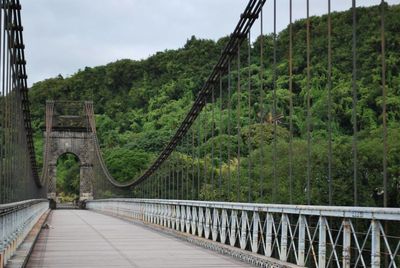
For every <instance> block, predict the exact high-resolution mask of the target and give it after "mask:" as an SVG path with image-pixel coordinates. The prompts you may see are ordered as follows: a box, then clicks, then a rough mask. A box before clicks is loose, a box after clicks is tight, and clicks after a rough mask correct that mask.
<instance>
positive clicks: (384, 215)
mask: <svg viewBox="0 0 400 268" xmlns="http://www.w3.org/2000/svg"><path fill="white" fill-rule="evenodd" d="M88 202H127V203H131V202H136V203H137V202H140V203H148V204H165V205H179V206H198V207H206V208H218V209H234V210H247V211H257V212H275V213H287V214H297V215H307V216H326V217H343V218H359V219H376V220H389V221H399V220H400V208H381V207H352V206H312V205H310V206H308V205H287V204H258V203H235V202H218V201H195V200H167V199H136V198H110V199H98V200H91V201H88Z"/></svg>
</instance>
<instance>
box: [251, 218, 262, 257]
mask: <svg viewBox="0 0 400 268" xmlns="http://www.w3.org/2000/svg"><path fill="white" fill-rule="evenodd" d="M259 224H260V215H259V214H258V212H254V213H253V237H252V239H251V251H252V252H253V253H257V252H258V225H259Z"/></svg>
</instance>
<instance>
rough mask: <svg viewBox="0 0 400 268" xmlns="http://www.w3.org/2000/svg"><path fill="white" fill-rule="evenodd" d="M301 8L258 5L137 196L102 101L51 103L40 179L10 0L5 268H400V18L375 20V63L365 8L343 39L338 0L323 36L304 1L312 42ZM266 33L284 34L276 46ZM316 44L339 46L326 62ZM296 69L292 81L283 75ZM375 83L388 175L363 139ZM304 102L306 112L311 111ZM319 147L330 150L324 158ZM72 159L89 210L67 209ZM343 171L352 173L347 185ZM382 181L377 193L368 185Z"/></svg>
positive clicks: (351, 17)
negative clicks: (343, 134)
mask: <svg viewBox="0 0 400 268" xmlns="http://www.w3.org/2000/svg"><path fill="white" fill-rule="evenodd" d="M287 2H288V8H287V10H277V3H276V0H274V1H266V0H249V1H248V3H247V5H246V7H245V10H244V11H243V12H242V14H240V17H239V22H238V23H237V25H236V27H235V28H234V30H233V33H232V34H231V35H230V36H229V37H228V38H227V39H226V44H225V48H224V50H223V51H222V52H221V54H220V56H219V59H216V64H215V66H214V67H213V69H212V70H210V74H209V76H208V78H207V79H206V80H205V82H204V84H203V87H202V88H201V89H199V92H198V94H197V96H196V98H195V100H194V101H193V104H192V106H191V107H190V109H189V110H188V111H187V113H186V116H185V117H184V118H183V120H182V122H181V123H180V125H179V126H178V127H177V128H176V129H174V130H173V133H174V134H173V135H171V139H170V140H169V142H168V143H167V144H165V147H164V148H163V149H162V150H161V151H160V153H159V155H158V156H157V157H155V158H154V160H153V162H152V163H151V165H150V166H149V167H148V168H147V169H146V170H145V171H143V172H141V174H140V176H138V177H137V178H132V180H130V181H125V182H121V181H119V180H118V178H114V177H113V176H112V174H111V173H110V172H109V171H108V169H107V166H106V164H105V161H104V160H103V156H102V152H101V144H100V142H99V139H98V137H97V131H96V120H95V105H96V103H93V102H92V101H90V100H82V101H72V100H71V101H58V100H48V101H47V103H45V104H43V107H44V109H45V128H44V129H42V132H43V141H44V142H43V144H44V145H43V161H41V162H42V163H40V165H39V164H38V161H37V154H36V152H35V150H38V148H35V146H34V129H33V127H32V123H31V112H30V102H29V98H28V84H27V73H26V59H25V53H24V50H25V45H24V40H23V26H22V19H21V4H20V2H19V0H2V1H1V13H0V28H1V31H0V44H1V47H0V50H1V53H0V57H1V58H0V62H1V64H0V82H1V86H0V91H1V95H0V146H1V147H0V233H1V239H0V268H1V267H25V266H27V267H67V266H68V267H109V266H118V267H156V266H159V267H248V266H259V267H398V266H399V265H400V231H399V228H398V224H399V223H400V209H399V208H398V203H396V202H397V201H396V200H395V198H393V197H392V196H397V195H398V192H399V189H400V186H399V183H400V181H399V180H398V179H399V176H400V175H399V174H400V173H399V167H400V161H399V157H398V154H399V148H398V147H395V146H394V145H393V144H392V143H391V141H393V140H394V139H396V133H398V132H399V131H400V129H399V127H398V126H399V116H398V113H396V111H398V110H399V108H400V107H398V101H397V104H396V102H393V97H394V99H396V98H397V100H398V99H399V98H400V96H399V90H398V86H399V84H398V83H397V84H396V79H394V78H393V77H396V75H397V78H398V77H399V70H398V67H399V65H397V63H398V62H399V61H398V59H397V58H393V55H395V54H394V51H396V50H398V49H399V44H395V43H393V41H392V40H387V36H388V32H390V31H395V34H399V33H398V32H396V31H397V30H398V28H396V27H397V26H396V25H395V26H393V25H387V24H386V23H385V22H386V21H385V19H386V18H387V16H388V12H390V6H389V5H388V4H387V3H385V2H384V1H382V2H381V3H380V5H378V6H376V7H374V8H375V9H374V10H375V12H374V13H373V16H375V17H372V15H371V17H369V18H368V19H369V20H370V21H371V24H372V23H375V22H376V25H372V26H371V27H372V28H373V29H375V30H374V36H375V39H374V40H375V43H374V44H371V46H373V48H374V50H373V51H374V53H375V54H373V53H372V54H369V55H368V53H365V51H359V44H360V43H361V42H364V40H363V39H362V38H363V35H362V34H361V32H362V31H363V29H360V28H359V27H358V22H359V19H360V15H359V14H360V13H359V12H358V11H359V9H358V6H357V1H356V0H352V2H351V3H352V6H351V8H350V10H349V11H347V15H348V19H347V21H348V23H349V24H348V25H347V26H346V27H344V25H335V24H334V20H333V19H332V17H333V11H332V8H331V2H335V1H334V0H327V1H326V7H327V9H326V11H325V12H324V13H325V15H324V16H322V17H321V21H323V23H321V24H319V25H313V24H312V23H311V22H312V17H311V16H310V12H309V11H310V3H309V1H308V0H307V1H303V2H304V3H303V2H302V3H301V5H303V7H304V8H305V10H306V11H307V12H306V16H305V17H304V19H303V24H301V25H304V27H303V28H302V29H297V28H296V29H295V27H294V25H295V24H294V20H293V18H294V15H295V13H296V12H297V11H298V10H296V9H295V8H293V3H292V0H289V1H287ZM293 2H294V3H296V4H298V3H297V2H298V1H293ZM265 12H269V13H268V14H272V15H268V16H266V15H265ZM280 12H286V13H288V15H289V21H288V22H287V24H288V27H287V30H286V31H285V33H284V34H285V35H286V38H287V41H288V42H285V43H282V42H278V38H277V36H278V33H277V27H276V25H277V19H279V14H281V13H280ZM263 14H264V15H263ZM395 15H397V16H398V15H400V14H395ZM363 19H365V18H363ZM265 23H269V24H270V25H272V26H273V32H272V33H269V34H266V33H265V32H264V31H265V29H264V27H265V26H264V24H265ZM341 27H343V28H344V29H345V30H343V31H339V30H338V29H340V28H341ZM393 29H397V30H393ZM299 32H301V34H299ZM316 34H319V35H322V36H323V37H324V43H323V44H319V45H318V47H317V49H316V48H315V47H314V46H313V38H314V36H315V35H316ZM340 34H343V35H344V36H340ZM254 39H256V40H257V41H256V42H254V43H252V40H254ZM337 42H348V44H349V45H348V53H347V54H346V55H348V56H346V57H340V59H339V60H338V59H337V58H336V56H337V55H336V54H335V53H336V51H335V46H334V44H337ZM296 44H297V45H298V44H301V46H300V47H301V49H300V50H299V49H295V47H296ZM312 48H314V49H312ZM360 54H361V55H362V57H368V56H369V57H371V59H368V60H369V62H372V63H373V64H375V65H374V70H370V72H360V65H362V62H363V61H362V58H360V56H359V55H360ZM315 56H316V58H315ZM299 57H300V58H304V62H305V65H304V66H299ZM388 58H390V60H388ZM282 59H284V62H285V65H284V66H282V65H278V62H279V61H278V60H282ZM393 62H394V63H393ZM343 66H345V67H346V68H347V67H348V68H349V69H350V70H351V72H350V73H349V74H348V78H349V79H348V81H347V82H348V83H347V85H348V89H349V90H348V92H349V93H350V94H349V95H345V96H339V97H338V96H337V92H338V90H337V88H336V87H337V84H336V82H337V81H336V79H337V76H336V74H337V72H340V71H343V70H341V68H344V67H343ZM343 72H344V71H343ZM389 74H390V75H389ZM301 75H303V76H304V79H302V80H301V81H299V80H300V79H299V77H300V76H301ZM370 76H374V79H371V77H370ZM315 77H319V78H321V77H322V78H323V79H322V81H323V82H322V84H318V83H316V82H315V79H313V78H315ZM256 78H257V79H256ZM365 81H367V82H368V81H371V82H370V83H373V87H374V88H373V90H374V92H375V94H376V95H377V96H379V99H380V102H379V105H377V107H376V109H377V111H378V114H377V115H376V117H377V118H378V119H377V122H378V123H377V126H376V129H377V131H378V132H379V136H378V143H374V146H376V147H379V148H376V149H377V150H376V152H377V154H379V157H377V158H378V159H380V162H379V163H373V164H372V163H369V162H368V159H367V160H365V159H364V160H363V157H366V156H365V155H363V150H362V146H361V142H360V140H359V139H361V138H362V137H361V135H360V133H361V132H362V130H363V127H364V125H363V124H364V121H362V118H361V113H362V111H360V109H358V107H359V106H357V105H358V102H359V101H360V100H361V99H362V94H365V88H367V89H368V87H365V85H364V84H362V83H364V82H365ZM282 87H283V88H284V90H282ZM321 92H325V93H327V94H326V96H327V98H326V99H324V103H323V104H319V105H322V106H323V107H324V109H325V110H324V111H325V112H324V113H325V114H324V115H323V116H321V117H318V118H322V119H323V120H321V121H317V120H315V118H316V115H315V113H313V111H315V110H314V109H313V107H314V106H315V105H317V104H315V103H314V102H313V97H314V96H315V95H316V94H320V93H321ZM282 96H283V99H284V101H283V102H282ZM299 96H301V98H300V97H299ZM389 97H391V98H392V101H389ZM344 99H346V102H347V104H348V106H349V107H350V108H351V109H350V110H351V115H349V116H348V118H349V121H348V122H338V118H335V116H334V115H335V113H334V110H335V109H336V107H337V106H338V105H339V104H340V103H342V102H343V101H344ZM299 102H304V107H305V109H304V111H303V110H301V111H298V110H297V109H296V108H298V106H296V103H299ZM396 105H397V106H396ZM299 113H300V115H299ZM337 124H344V125H346V126H347V127H348V129H349V133H347V134H348V137H350V138H349V139H348V140H347V141H342V142H339V145H340V146H342V145H343V143H346V142H347V143H348V144H347V145H348V147H344V148H349V151H348V152H347V156H348V158H346V159H338V157H337V155H336V154H335V152H336V151H337V150H338V147H336V146H335V144H336V142H337V140H335V139H336V137H335V134H334V133H335V132H334V129H335V127H336V126H337ZM299 126H302V127H299ZM389 129H391V130H393V129H394V131H389ZM317 130H323V133H324V135H322V137H321V136H317V135H316V134H315V133H316V131H317ZM283 132H284V133H285V135H281V134H280V133H283ZM393 133H395V134H393ZM392 134H393V135H394V136H391V135H392ZM299 138H303V140H304V142H303V143H300V142H299ZM343 146H344V145H343ZM315 147H318V148H323V150H322V149H321V150H322V151H321V152H319V154H317V153H316V151H315V150H314V148H315ZM299 148H300V149H299ZM66 153H70V154H74V155H75V156H76V157H77V158H78V159H79V166H80V187H79V188H80V195H79V201H77V202H76V204H75V207H76V209H71V208H70V209H65V207H62V204H59V203H58V201H57V190H56V173H57V159H58V158H59V157H60V156H62V155H64V154H66ZM300 155H301V156H302V157H300ZM338 161H343V162H346V164H347V169H346V170H344V171H343V170H338V168H337V162H338ZM363 161H364V162H363ZM365 163H367V164H365ZM40 167H41V168H40ZM372 174H377V175H376V176H377V178H378V182H377V183H376V182H375V183H371V182H369V181H368V178H370V177H371V176H373V175H372ZM368 176H369V177H368ZM340 184H345V185H346V189H344V188H343V187H339V186H341V185H340ZM363 189H364V190H365V189H367V191H366V192H367V194H366V193H365V191H364V190H363ZM393 193H394V194H393ZM266 200H268V202H266ZM349 200H350V201H349ZM365 204H369V206H366V205H365ZM396 206H397V207H396ZM60 208H64V209H60Z"/></svg>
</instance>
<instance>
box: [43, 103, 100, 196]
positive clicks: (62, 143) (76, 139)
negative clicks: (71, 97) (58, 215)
mask: <svg viewBox="0 0 400 268" xmlns="http://www.w3.org/2000/svg"><path fill="white" fill-rule="evenodd" d="M88 104H90V105H92V103H91V102H71V101H67V102H61V101H47V103H46V130H45V132H44V139H45V143H44V157H43V159H44V161H43V162H44V163H43V174H42V176H44V177H43V179H45V181H47V188H48V198H49V199H52V200H55V199H56V172H57V160H58V158H59V157H60V156H61V155H63V154H66V153H71V154H74V155H75V156H76V157H77V158H78V159H79V165H80V187H79V188H80V193H79V200H80V201H83V200H90V199H93V177H94V173H93V172H94V171H93V162H94V160H95V157H96V156H95V140H94V137H93V135H95V133H93V131H92V128H91V127H90V123H89V122H90V121H89V120H93V118H89V117H90V116H91V117H93V114H90V113H88V111H87V109H86V107H87V105H88ZM93 121H94V120H93Z"/></svg>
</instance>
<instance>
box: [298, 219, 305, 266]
mask: <svg viewBox="0 0 400 268" xmlns="http://www.w3.org/2000/svg"><path fill="white" fill-rule="evenodd" d="M305 251H306V217H305V216H304V215H300V216H299V246H298V254H297V255H298V261H297V265H299V266H304V265H305V263H304V261H305Z"/></svg>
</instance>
